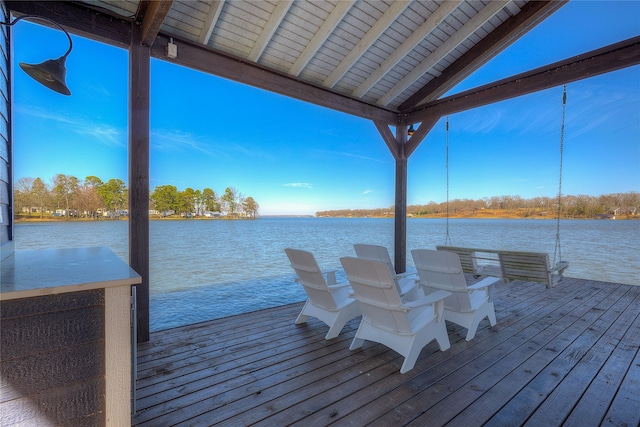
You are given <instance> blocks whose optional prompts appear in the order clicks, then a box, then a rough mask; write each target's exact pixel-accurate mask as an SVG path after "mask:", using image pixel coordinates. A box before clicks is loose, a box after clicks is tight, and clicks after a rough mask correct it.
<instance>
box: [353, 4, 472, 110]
mask: <svg viewBox="0 0 640 427" xmlns="http://www.w3.org/2000/svg"><path fill="white" fill-rule="evenodd" d="M461 2H462V0H457V1H454V0H451V1H445V2H444V3H442V4H441V5H440V7H438V9H436V10H435V11H434V12H433V13H432V14H431V15H429V17H428V18H427V19H426V20H425V21H424V22H423V23H422V24H421V25H420V26H419V27H418V28H416V30H415V31H414V32H413V33H411V35H410V36H409V37H408V38H407V39H406V40H405V41H404V42H402V44H401V45H400V46H398V47H397V48H396V49H394V51H393V53H392V54H391V55H390V56H389V57H388V58H387V59H385V60H384V62H382V64H380V66H379V67H378V68H376V69H375V70H373V71H372V72H371V73H370V74H369V76H368V77H367V78H366V80H365V81H364V82H362V83H361V84H360V86H358V87H357V88H356V90H354V91H353V96H355V97H356V98H361V97H362V96H364V95H365V94H366V93H367V91H369V89H371V88H372V87H373V85H375V84H376V83H377V82H378V81H380V79H382V78H383V77H384V76H385V74H387V73H388V72H389V70H390V69H392V68H393V67H394V66H395V65H396V64H397V63H398V62H400V61H401V60H402V59H403V58H404V57H405V56H407V55H408V54H409V53H410V52H411V51H412V50H413V49H414V48H415V47H416V46H417V45H418V44H420V42H422V40H424V38H425V37H426V36H427V35H428V34H430V33H431V32H432V31H433V30H435V29H436V28H437V26H438V25H439V24H440V23H441V22H442V21H444V19H445V18H446V17H447V16H449V15H450V14H451V12H453V11H454V10H455V9H456V8H457V7H458V5H459V4H460V3H461Z"/></svg>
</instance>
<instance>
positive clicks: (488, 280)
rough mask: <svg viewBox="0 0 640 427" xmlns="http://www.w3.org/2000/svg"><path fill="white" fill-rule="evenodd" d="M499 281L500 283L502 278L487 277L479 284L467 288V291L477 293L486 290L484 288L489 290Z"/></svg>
mask: <svg viewBox="0 0 640 427" xmlns="http://www.w3.org/2000/svg"><path fill="white" fill-rule="evenodd" d="M499 281H500V278H498V277H485V278H484V279H482V280H480V281H479V282H478V283H474V284H473V285H469V286H467V289H469V290H470V291H476V290H478V289H484V288H488V287H489V286H493V285H495V284H496V283H497V282H499Z"/></svg>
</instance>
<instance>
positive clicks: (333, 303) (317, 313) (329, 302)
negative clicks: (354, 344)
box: [284, 248, 361, 340]
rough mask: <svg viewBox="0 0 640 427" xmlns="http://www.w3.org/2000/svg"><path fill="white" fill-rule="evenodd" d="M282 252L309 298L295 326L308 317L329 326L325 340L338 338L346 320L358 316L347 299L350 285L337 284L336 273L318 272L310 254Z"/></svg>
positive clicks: (350, 290) (358, 312)
mask: <svg viewBox="0 0 640 427" xmlns="http://www.w3.org/2000/svg"><path fill="white" fill-rule="evenodd" d="M284 251H285V252H286V254H287V256H288V257H289V261H290V262H291V267H293V269H294V270H295V272H296V274H297V276H298V277H297V278H296V281H297V282H298V283H300V284H301V285H302V287H303V288H304V291H305V292H306V294H307V297H308V299H307V302H306V303H305V304H304V307H303V308H302V311H301V312H300V314H299V315H298V318H297V319H296V321H295V324H296V325H299V324H302V323H305V322H306V321H307V320H308V319H309V317H310V316H311V317H315V318H317V319H318V320H320V321H322V322H324V323H326V324H327V325H328V326H329V332H327V335H326V336H325V337H324V338H325V339H327V340H329V339H331V338H335V337H337V336H338V335H339V334H340V331H342V328H344V325H346V323H347V322H348V321H349V320H351V319H353V318H354V317H358V316H360V314H361V312H360V307H359V306H358V303H357V302H356V300H355V299H353V298H351V296H350V293H351V292H352V289H351V286H349V283H341V284H338V283H336V271H335V270H331V271H325V272H323V271H322V270H320V267H318V263H317V262H316V259H315V257H314V256H313V254H312V253H311V252H307V251H303V250H299V249H291V248H287V249H285V250H284ZM325 275H326V279H325Z"/></svg>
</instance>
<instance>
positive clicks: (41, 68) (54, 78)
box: [19, 55, 71, 95]
mask: <svg viewBox="0 0 640 427" xmlns="http://www.w3.org/2000/svg"><path fill="white" fill-rule="evenodd" d="M66 59H67V55H64V56H61V57H60V58H58V59H49V60H48V61H44V62H42V63H40V64H36V65H32V64H26V63H24V62H21V63H20V64H19V65H20V68H22V69H23V70H24V72H25V73H27V74H28V75H29V76H31V77H32V78H33V79H34V80H36V81H37V82H39V83H41V84H43V85H44V86H46V87H48V88H49V89H51V90H54V91H56V92H58V93H61V94H63V95H71V91H70V90H69V88H68V87H67V84H66V81H65V80H66V75H67V69H66V67H65V65H64V63H65V60H66Z"/></svg>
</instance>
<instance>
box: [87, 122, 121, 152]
mask: <svg viewBox="0 0 640 427" xmlns="http://www.w3.org/2000/svg"><path fill="white" fill-rule="evenodd" d="M75 132H76V133H78V134H79V135H87V136H89V137H91V138H95V139H97V140H98V141H100V142H102V143H103V144H106V145H112V146H117V147H126V146H127V143H126V141H127V138H126V136H125V134H124V133H123V132H122V131H121V130H120V129H116V128H114V127H113V126H108V125H96V124H90V123H86V124H85V125H84V126H80V127H78V128H77V129H75Z"/></svg>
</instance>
